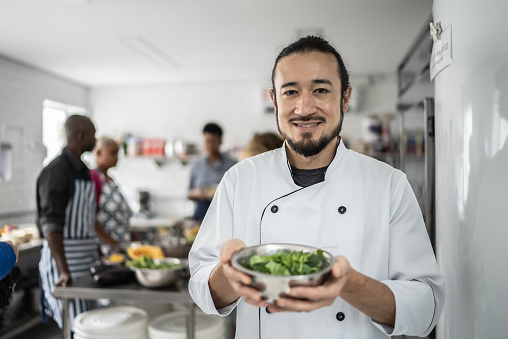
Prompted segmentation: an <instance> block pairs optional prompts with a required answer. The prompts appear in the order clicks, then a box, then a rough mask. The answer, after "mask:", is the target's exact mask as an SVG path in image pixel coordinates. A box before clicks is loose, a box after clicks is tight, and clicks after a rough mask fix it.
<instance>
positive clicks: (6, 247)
mask: <svg viewBox="0 0 508 339" xmlns="http://www.w3.org/2000/svg"><path fill="white" fill-rule="evenodd" d="M0 257H1V259H2V260H0V280H2V279H3V278H5V276H6V275H7V274H9V272H10V271H11V270H12V268H13V267H14V265H15V264H16V252H14V249H13V248H12V246H11V245H10V244H8V243H6V242H0Z"/></svg>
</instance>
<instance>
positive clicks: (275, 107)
mask: <svg viewBox="0 0 508 339" xmlns="http://www.w3.org/2000/svg"><path fill="white" fill-rule="evenodd" d="M270 99H272V104H273V108H274V109H275V112H277V98H276V96H275V92H274V91H273V89H271V90H270Z"/></svg>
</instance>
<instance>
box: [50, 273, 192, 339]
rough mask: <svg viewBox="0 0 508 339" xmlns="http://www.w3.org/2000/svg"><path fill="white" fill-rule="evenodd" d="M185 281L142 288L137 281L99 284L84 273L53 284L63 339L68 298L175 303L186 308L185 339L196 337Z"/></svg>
mask: <svg viewBox="0 0 508 339" xmlns="http://www.w3.org/2000/svg"><path fill="white" fill-rule="evenodd" d="M187 284H188V280H187V279H182V280H180V281H178V283H177V284H175V285H172V286H168V287H163V288H156V289H154V288H145V287H143V286H141V285H139V284H138V283H137V282H135V281H134V282H129V283H126V284H121V285H114V286H107V287H101V286H99V285H97V284H96V283H95V282H94V281H93V280H92V277H91V276H85V277H82V278H80V279H79V280H77V281H75V282H73V283H72V286H68V287H54V288H53V294H54V296H55V297H56V298H58V299H61V302H62V325H63V333H62V337H63V338H64V339H70V337H71V330H70V321H71V320H70V319H69V303H70V301H71V299H74V298H80V299H101V298H105V299H123V300H126V299H127V300H141V301H144V302H149V303H163V304H164V303H177V304H180V305H182V306H184V307H185V308H186V310H187V324H186V325H187V328H186V331H187V339H194V338H195V312H194V311H195V304H194V301H193V300H192V298H191V297H190V294H189V291H188V289H187Z"/></svg>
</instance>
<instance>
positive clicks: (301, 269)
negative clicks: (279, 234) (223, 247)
mask: <svg viewBox="0 0 508 339" xmlns="http://www.w3.org/2000/svg"><path fill="white" fill-rule="evenodd" d="M334 262H335V257H334V256H332V255H331V254H330V253H329V252H326V251H323V250H321V249H319V248H315V247H311V246H306V245H298V244H263V245H257V246H251V247H246V248H243V249H241V250H240V251H238V252H236V253H235V254H234V255H233V257H232V259H231V265H232V266H233V267H234V268H236V269H237V270H239V271H241V272H243V273H245V274H247V275H249V276H250V277H251V280H252V282H251V284H250V286H251V287H253V288H255V289H257V290H259V291H260V292H261V294H262V295H263V297H264V298H265V299H266V300H267V301H268V302H274V301H275V300H277V299H278V298H279V297H280V295H281V294H287V293H289V290H290V289H291V287H293V286H317V285H320V284H322V283H323V282H324V281H325V280H326V278H327V277H328V274H329V273H330V270H331V269H332V266H333V264H334Z"/></svg>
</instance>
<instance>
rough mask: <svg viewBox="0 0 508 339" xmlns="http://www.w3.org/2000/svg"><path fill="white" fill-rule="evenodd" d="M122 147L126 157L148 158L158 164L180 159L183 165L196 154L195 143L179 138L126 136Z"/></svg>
mask: <svg viewBox="0 0 508 339" xmlns="http://www.w3.org/2000/svg"><path fill="white" fill-rule="evenodd" d="M122 148H123V151H124V154H125V155H126V156H127V157H144V158H150V159H153V160H154V161H155V162H156V163H157V165H159V166H160V165H162V164H163V163H165V162H168V161H180V162H182V163H183V164H184V165H185V164H187V163H189V162H190V161H192V160H193V159H195V158H196V156H198V149H197V146H196V144H193V143H189V142H186V141H184V140H181V139H170V140H167V139H164V138H140V137H134V136H127V137H125V138H124V139H123V140H122Z"/></svg>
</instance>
